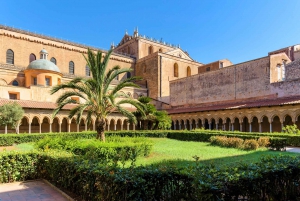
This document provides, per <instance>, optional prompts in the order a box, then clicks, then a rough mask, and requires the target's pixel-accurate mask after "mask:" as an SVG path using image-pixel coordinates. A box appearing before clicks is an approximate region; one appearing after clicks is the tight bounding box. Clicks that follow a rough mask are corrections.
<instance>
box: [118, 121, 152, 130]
mask: <svg viewBox="0 0 300 201" xmlns="http://www.w3.org/2000/svg"><path fill="white" fill-rule="evenodd" d="M122 129H123V128H122V120H121V119H118V121H117V131H120V130H122ZM146 129H147V128H146Z"/></svg>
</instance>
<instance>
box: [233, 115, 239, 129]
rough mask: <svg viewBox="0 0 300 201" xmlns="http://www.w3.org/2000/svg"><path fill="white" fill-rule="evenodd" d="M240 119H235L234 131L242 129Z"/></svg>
mask: <svg viewBox="0 0 300 201" xmlns="http://www.w3.org/2000/svg"><path fill="white" fill-rule="evenodd" d="M240 129H241V128H240V120H239V119H238V118H237V117H236V118H235V119H234V125H233V130H234V131H240Z"/></svg>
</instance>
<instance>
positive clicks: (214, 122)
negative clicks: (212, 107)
mask: <svg viewBox="0 0 300 201" xmlns="http://www.w3.org/2000/svg"><path fill="white" fill-rule="evenodd" d="M215 129H216V121H215V119H211V130H215Z"/></svg>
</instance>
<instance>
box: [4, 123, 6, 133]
mask: <svg viewBox="0 0 300 201" xmlns="http://www.w3.org/2000/svg"><path fill="white" fill-rule="evenodd" d="M4 133H5V134H7V125H5V131H4Z"/></svg>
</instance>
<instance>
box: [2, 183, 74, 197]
mask: <svg viewBox="0 0 300 201" xmlns="http://www.w3.org/2000/svg"><path fill="white" fill-rule="evenodd" d="M67 200H69V199H67V198H66V197H65V196H63V195H62V194H61V193H60V192H59V191H57V190H56V189H54V188H53V187H51V186H50V185H49V184H47V183H46V182H44V181H42V180H37V181H30V182H16V183H8V184H0V201H67Z"/></svg>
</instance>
